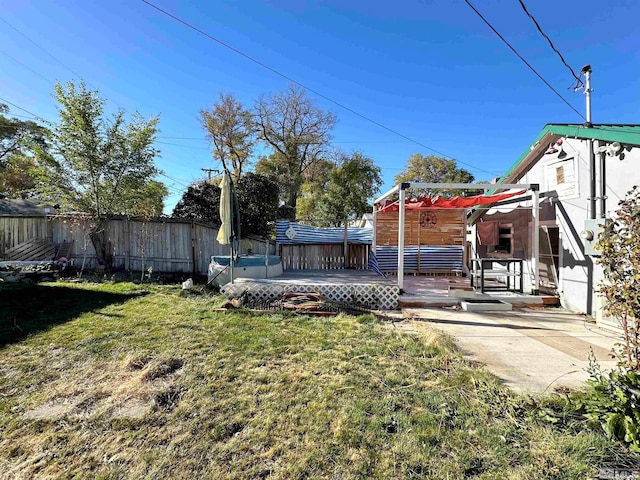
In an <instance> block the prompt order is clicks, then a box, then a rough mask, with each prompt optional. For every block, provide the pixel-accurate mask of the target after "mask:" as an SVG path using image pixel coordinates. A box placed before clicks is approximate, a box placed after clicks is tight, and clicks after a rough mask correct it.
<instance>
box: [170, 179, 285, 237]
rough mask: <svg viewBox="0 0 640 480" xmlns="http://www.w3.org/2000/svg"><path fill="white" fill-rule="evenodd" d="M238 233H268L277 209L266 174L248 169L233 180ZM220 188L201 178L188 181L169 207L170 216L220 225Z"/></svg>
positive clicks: (273, 193)
mask: <svg viewBox="0 0 640 480" xmlns="http://www.w3.org/2000/svg"><path fill="white" fill-rule="evenodd" d="M235 185H236V194H237V196H238V205H239V207H240V231H241V233H242V236H243V237H244V236H248V235H258V236H262V237H266V236H269V235H270V233H271V224H272V223H273V222H275V220H276V218H277V212H278V189H277V186H276V185H275V184H274V183H273V182H271V181H270V180H269V179H268V178H266V177H263V176H261V175H257V174H255V173H252V172H248V173H246V174H245V175H244V176H243V177H242V178H240V180H238V181H237V182H236V183H235ZM219 206H220V188H219V187H218V186H217V184H216V183H215V182H214V183H209V182H207V181H205V180H203V181H200V182H197V183H194V184H193V185H190V186H189V188H188V189H187V191H186V192H185V193H184V194H183V195H182V198H181V199H180V201H178V203H177V204H176V206H175V208H174V209H173V216H174V217H178V218H191V219H195V220H201V221H205V222H211V223H213V224H215V225H220V213H219V210H220V208H219Z"/></svg>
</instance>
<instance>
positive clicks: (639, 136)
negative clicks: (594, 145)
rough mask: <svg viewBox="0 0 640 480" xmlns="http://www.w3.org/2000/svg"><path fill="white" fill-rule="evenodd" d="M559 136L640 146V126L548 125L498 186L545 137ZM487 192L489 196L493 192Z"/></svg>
mask: <svg viewBox="0 0 640 480" xmlns="http://www.w3.org/2000/svg"><path fill="white" fill-rule="evenodd" d="M547 134H550V135H558V136H560V137H571V138H582V139H593V140H602V141H604V142H620V143H622V144H624V145H640V125H593V126H592V127H585V126H584V125H571V124H556V123H548V124H547V125H545V127H544V128H543V129H542V131H541V132H540V133H539V134H538V136H537V137H536V138H535V140H534V141H533V142H532V143H531V146H530V147H529V148H527V149H526V150H525V151H524V152H523V153H522V155H520V158H518V160H516V161H515V163H514V164H513V165H511V167H510V168H509V170H507V173H505V174H504V175H502V176H501V177H500V180H498V182H497V184H500V183H503V182H504V181H505V180H506V179H507V178H509V175H511V174H512V173H513V171H514V170H515V169H516V168H518V166H520V164H521V163H522V162H524V161H525V159H526V158H527V157H528V156H529V155H530V154H531V150H532V149H533V148H534V147H535V146H536V145H537V144H538V143H539V142H540V140H542V139H543V138H544V136H545V135H547ZM493 191H494V190H491V191H490V192H487V194H489V193H491V192H493Z"/></svg>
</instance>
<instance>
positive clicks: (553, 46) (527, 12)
mask: <svg viewBox="0 0 640 480" xmlns="http://www.w3.org/2000/svg"><path fill="white" fill-rule="evenodd" d="M518 2H520V6H521V7H522V9H523V10H524V13H526V14H527V16H528V17H529V18H530V19H531V21H532V22H533V24H534V25H535V26H536V28H537V29H538V32H540V35H542V36H543V37H544V38H545V40H546V41H547V43H549V46H550V47H551V50H553V51H554V52H556V55H558V57H560V61H561V62H562V63H563V64H564V66H565V67H567V69H569V71H570V72H571V75H572V76H573V78H575V79H576V85H575V87H574V88H580V87H582V86H583V85H584V83H582V79H581V78H580V76H579V75H577V74H576V72H574V71H573V68H571V65H569V64H568V63H567V61H566V60H565V59H564V57H563V56H562V54H561V53H560V51H559V50H558V49H557V48H556V47H555V45H554V44H553V42H552V41H551V39H550V38H549V36H548V35H547V34H546V33H544V31H543V30H542V27H541V26H540V24H539V23H538V21H537V20H536V19H535V17H534V16H533V15H532V14H531V13H529V10H528V9H527V6H526V5H525V4H524V2H523V1H522V0H518Z"/></svg>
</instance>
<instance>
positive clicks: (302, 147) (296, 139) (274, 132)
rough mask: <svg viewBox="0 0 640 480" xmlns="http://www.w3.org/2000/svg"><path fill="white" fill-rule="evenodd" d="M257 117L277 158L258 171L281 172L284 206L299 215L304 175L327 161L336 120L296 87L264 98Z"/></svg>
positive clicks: (261, 134)
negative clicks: (326, 155)
mask: <svg viewBox="0 0 640 480" xmlns="http://www.w3.org/2000/svg"><path fill="white" fill-rule="evenodd" d="M255 117H256V123H257V125H258V136H259V138H260V140H262V141H263V142H264V143H266V144H267V145H268V146H270V147H271V148H273V151H274V153H276V154H277V155H275V156H272V157H269V158H268V159H266V160H263V163H264V162H265V161H271V162H272V165H266V166H265V165H262V166H260V167H258V166H256V171H258V172H260V173H263V172H265V171H267V170H272V171H275V172H277V179H278V184H279V185H281V188H282V189H283V190H284V192H285V194H284V203H285V205H286V206H288V207H290V208H291V209H293V210H294V211H295V208H296V205H297V202H298V197H299V196H300V194H301V191H302V185H303V183H304V175H305V173H306V172H307V170H309V169H310V168H311V167H312V165H314V164H315V163H316V162H317V161H319V160H320V159H321V158H322V157H323V154H324V153H325V150H326V148H327V146H328V145H329V141H330V139H331V135H330V132H331V130H332V129H333V127H334V126H335V124H336V117H335V115H334V114H333V113H332V112H326V111H324V110H323V109H321V108H320V107H318V106H317V105H316V103H315V102H314V101H313V100H312V99H310V98H309V97H307V95H306V93H305V91H304V90H303V89H302V88H300V87H298V86H296V85H289V87H288V88H287V90H285V91H284V92H277V93H274V94H271V95H263V96H262V97H260V98H259V99H258V101H257V102H256V104H255ZM259 163H260V162H259Z"/></svg>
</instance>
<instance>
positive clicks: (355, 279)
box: [234, 270, 396, 285]
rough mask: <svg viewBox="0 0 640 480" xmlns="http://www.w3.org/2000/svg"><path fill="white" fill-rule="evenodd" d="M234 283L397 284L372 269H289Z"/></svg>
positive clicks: (238, 280)
mask: <svg viewBox="0 0 640 480" xmlns="http://www.w3.org/2000/svg"><path fill="white" fill-rule="evenodd" d="M234 283H238V284H243V283H253V284H255V283H257V284H271V285H277V284H282V285H306V284H313V285H343V284H344V285H349V284H366V285H374V284H375V285H395V283H396V282H395V279H393V280H392V279H388V278H384V277H382V276H380V275H378V274H376V273H373V272H372V271H370V270H287V271H285V272H284V273H283V274H282V275H280V276H279V277H272V278H237V279H236V280H235V282H234Z"/></svg>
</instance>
